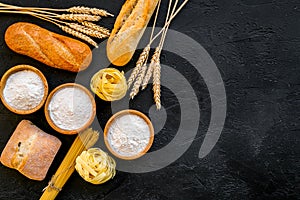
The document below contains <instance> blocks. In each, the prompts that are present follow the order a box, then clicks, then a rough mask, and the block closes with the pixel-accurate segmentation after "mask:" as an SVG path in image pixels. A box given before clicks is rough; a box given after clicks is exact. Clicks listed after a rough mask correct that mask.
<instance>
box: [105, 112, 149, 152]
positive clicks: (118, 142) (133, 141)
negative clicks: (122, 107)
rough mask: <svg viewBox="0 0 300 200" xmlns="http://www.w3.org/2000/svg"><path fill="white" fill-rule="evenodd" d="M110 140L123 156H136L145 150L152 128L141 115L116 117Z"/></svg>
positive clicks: (115, 149) (110, 129)
mask: <svg viewBox="0 0 300 200" xmlns="http://www.w3.org/2000/svg"><path fill="white" fill-rule="evenodd" d="M107 136H108V141H109V143H110V145H111V147H112V149H113V150H114V151H115V152H116V153H118V154H119V155H121V156H127V157H128V156H135V155H137V154H139V153H140V152H142V151H143V150H145V148H146V147H147V145H148V143H149V140H150V129H149V126H148V124H147V123H146V121H145V120H144V119H143V118H141V117H140V116H137V115H133V114H128V115H123V116H120V117H118V118H116V119H115V120H114V121H113V122H112V124H111V126H110V128H109V130H108V135H107Z"/></svg>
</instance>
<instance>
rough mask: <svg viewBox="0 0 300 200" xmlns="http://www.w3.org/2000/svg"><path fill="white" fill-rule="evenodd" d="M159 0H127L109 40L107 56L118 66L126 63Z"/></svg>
mask: <svg viewBox="0 0 300 200" xmlns="http://www.w3.org/2000/svg"><path fill="white" fill-rule="evenodd" d="M157 3H158V0H126V2H125V3H124V5H123V6H122V9H121V11H120V13H119V15H118V17H117V19H116V22H115V25H114V28H113V30H112V33H111V35H110V37H109V39H108V42H107V47H106V50H107V57H108V59H109V60H110V62H111V63H112V64H114V65H116V66H124V65H126V64H127V63H128V62H129V61H130V59H131V58H132V56H133V54H134V52H135V50H136V48H137V45H138V43H139V41H140V39H141V37H142V36H143V33H144V31H145V29H146V27H147V25H148V23H149V21H150V19H151V16H152V15H153V12H154V10H155V8H156V6H157Z"/></svg>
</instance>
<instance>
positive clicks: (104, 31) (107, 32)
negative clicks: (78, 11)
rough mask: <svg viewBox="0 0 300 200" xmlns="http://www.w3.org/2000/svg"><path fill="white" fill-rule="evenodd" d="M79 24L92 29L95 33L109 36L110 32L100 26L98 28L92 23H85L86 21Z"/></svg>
mask: <svg viewBox="0 0 300 200" xmlns="http://www.w3.org/2000/svg"><path fill="white" fill-rule="evenodd" d="M81 24H82V25H83V26H86V27H89V28H91V29H94V30H96V31H99V32H101V33H103V34H105V35H107V36H110V30H108V29H107V28H104V27H102V26H98V25H96V24H94V23H92V22H87V21H84V22H81Z"/></svg>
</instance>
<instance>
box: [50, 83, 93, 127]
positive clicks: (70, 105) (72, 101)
mask: <svg viewBox="0 0 300 200" xmlns="http://www.w3.org/2000/svg"><path fill="white" fill-rule="evenodd" d="M48 110H49V113H50V118H51V120H52V121H53V123H54V124H55V125H56V126H57V127H59V128H61V129H63V130H77V129H79V128H82V127H83V126H84V125H85V124H86V123H87V122H88V121H89V120H90V119H91V117H92V113H93V106H92V102H91V99H90V97H89V96H88V95H87V94H86V93H85V92H84V91H82V90H81V89H79V88H76V87H67V88H64V89H61V90H58V91H57V92H56V93H55V94H54V95H53V97H52V99H51V101H50V103H49V106H48Z"/></svg>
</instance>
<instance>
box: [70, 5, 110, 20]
mask: <svg viewBox="0 0 300 200" xmlns="http://www.w3.org/2000/svg"><path fill="white" fill-rule="evenodd" d="M67 12H70V13H75V14H92V15H99V16H103V17H107V16H111V17H113V16H114V15H113V14H110V13H109V12H107V11H106V10H103V9H98V8H89V7H84V6H74V7H71V8H69V9H67Z"/></svg>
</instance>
